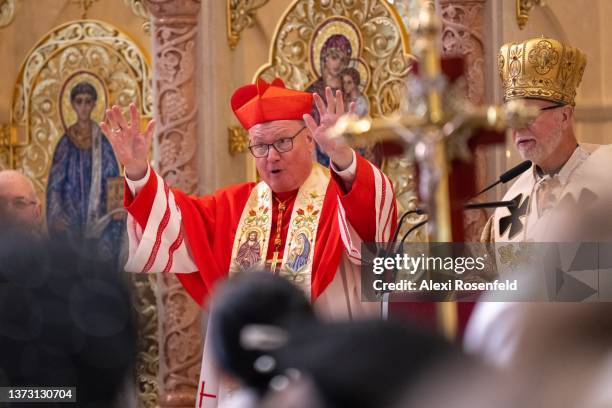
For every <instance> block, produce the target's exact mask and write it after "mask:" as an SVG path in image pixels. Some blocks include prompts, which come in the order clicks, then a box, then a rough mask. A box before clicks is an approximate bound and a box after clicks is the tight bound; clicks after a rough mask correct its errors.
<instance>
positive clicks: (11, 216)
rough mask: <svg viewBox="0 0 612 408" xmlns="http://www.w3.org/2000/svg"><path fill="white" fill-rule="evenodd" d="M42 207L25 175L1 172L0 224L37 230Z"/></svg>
mask: <svg viewBox="0 0 612 408" xmlns="http://www.w3.org/2000/svg"><path fill="white" fill-rule="evenodd" d="M40 216H41V208H40V204H39V203H38V200H37V199H36V196H35V193H34V191H33V189H32V185H31V184H30V183H29V181H28V180H26V179H25V177H24V176H7V175H6V174H4V175H2V174H1V173H0V224H4V225H9V226H15V227H20V228H21V227H22V228H25V229H27V230H29V231H37V230H38V228H39V224H40Z"/></svg>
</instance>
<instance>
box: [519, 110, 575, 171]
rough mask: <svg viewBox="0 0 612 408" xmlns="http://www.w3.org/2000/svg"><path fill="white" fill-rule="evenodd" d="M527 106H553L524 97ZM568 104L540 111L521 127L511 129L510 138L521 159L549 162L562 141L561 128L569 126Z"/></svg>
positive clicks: (569, 112) (538, 162)
mask: <svg viewBox="0 0 612 408" xmlns="http://www.w3.org/2000/svg"><path fill="white" fill-rule="evenodd" d="M525 103H526V104H527V105H528V106H533V107H536V108H538V109H542V108H548V107H554V106H556V105H555V103H554V102H550V101H545V100H541V99H526V100H525ZM571 109H572V108H571V107H570V106H559V107H557V108H553V109H547V110H543V111H540V113H539V115H538V117H537V118H536V119H535V120H534V121H533V122H532V123H530V124H529V125H527V126H525V127H523V128H521V129H513V131H512V139H513V141H514V144H515V145H516V149H517V150H518V152H519V154H520V155H521V157H522V158H523V160H531V161H532V162H534V163H535V164H536V165H541V164H542V163H545V162H551V161H554V160H551V159H552V158H554V155H555V152H556V151H557V148H558V147H559V146H560V145H561V143H562V142H563V134H564V133H563V130H564V129H565V128H566V127H567V126H569V125H570V124H569V117H570V115H571Z"/></svg>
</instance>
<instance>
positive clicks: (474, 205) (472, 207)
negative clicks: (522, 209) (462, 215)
mask: <svg viewBox="0 0 612 408" xmlns="http://www.w3.org/2000/svg"><path fill="white" fill-rule="evenodd" d="M517 205H518V203H517V202H516V201H514V200H510V201H489V202H487V203H467V204H466V205H464V206H463V207H464V208H465V209H466V210H476V209H478V208H497V207H515V206H517Z"/></svg>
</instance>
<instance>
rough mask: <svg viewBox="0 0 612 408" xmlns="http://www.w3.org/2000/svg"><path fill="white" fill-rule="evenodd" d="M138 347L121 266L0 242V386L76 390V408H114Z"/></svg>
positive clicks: (47, 247)
mask: <svg viewBox="0 0 612 408" xmlns="http://www.w3.org/2000/svg"><path fill="white" fill-rule="evenodd" d="M136 348H137V347H136V333H135V327H134V320H133V315H132V308H131V300H130V296H129V293H128V291H127V290H126V288H125V286H124V285H123V282H122V279H121V275H120V274H119V273H118V271H116V268H115V269H114V268H113V267H112V266H111V265H110V264H105V263H100V262H97V261H92V260H89V259H86V258H84V257H83V256H81V255H79V254H78V253H76V252H74V251H72V250H71V249H68V248H67V247H64V246H62V245H58V244H53V245H52V244H50V243H47V242H43V241H34V242H33V241H23V240H15V238H14V237H10V239H7V238H6V237H4V238H3V237H0V386H64V387H69V386H70V387H76V388H77V400H78V406H79V407H109V406H112V405H113V403H114V401H116V398H117V397H118V395H119V393H120V392H121V391H122V389H123V387H124V385H125V384H126V380H127V378H128V376H129V375H130V374H131V373H132V366H133V359H134V357H135V355H136ZM47 406H49V405H47ZM58 406H59V404H58ZM62 406H63V405H62Z"/></svg>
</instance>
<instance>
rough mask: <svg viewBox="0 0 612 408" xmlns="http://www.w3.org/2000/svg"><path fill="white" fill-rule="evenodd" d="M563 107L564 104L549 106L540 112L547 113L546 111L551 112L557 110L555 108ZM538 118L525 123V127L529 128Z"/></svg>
mask: <svg viewBox="0 0 612 408" xmlns="http://www.w3.org/2000/svg"><path fill="white" fill-rule="evenodd" d="M564 106H567V105H565V104H557V105H551V106H545V107H543V108H540V112H544V111H548V110H553V109H557V108H562V107H564ZM539 117H540V116H539V115H538V116H536V117H535V118H533V119H531V120H530V121H529V122H527V123H525V126H531V125H533V124H534V123H535V121H536V120H538V118H539Z"/></svg>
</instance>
